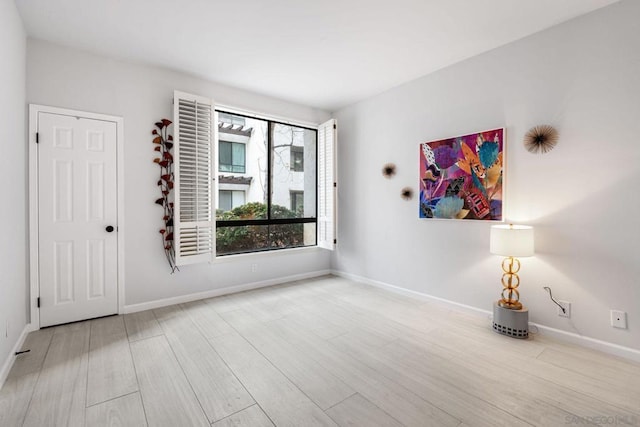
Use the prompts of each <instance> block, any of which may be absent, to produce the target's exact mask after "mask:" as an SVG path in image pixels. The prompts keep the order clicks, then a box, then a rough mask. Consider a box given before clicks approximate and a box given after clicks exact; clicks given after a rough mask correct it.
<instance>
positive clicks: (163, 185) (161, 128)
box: [151, 119, 180, 273]
mask: <svg viewBox="0 0 640 427" xmlns="http://www.w3.org/2000/svg"><path fill="white" fill-rule="evenodd" d="M171 123H172V122H171V120H168V119H162V120H161V121H159V122H157V123H156V129H153V130H152V131H151V134H152V135H153V144H154V146H155V147H154V151H155V152H156V153H157V155H158V156H159V157H156V158H155V159H153V161H154V163H157V164H158V166H160V179H159V180H158V187H160V192H161V193H162V197H160V198H159V199H157V200H156V204H158V205H160V206H162V209H163V216H162V221H163V222H164V228H161V229H160V234H161V235H162V246H163V248H164V254H165V256H166V257H167V262H168V263H169V267H171V273H174V272H176V271H180V269H179V268H178V266H177V265H176V256H175V249H174V243H173V242H174V241H173V201H172V192H173V185H174V181H173V179H174V176H173V155H172V154H171V149H172V148H173V136H171V135H169V126H170V125H171Z"/></svg>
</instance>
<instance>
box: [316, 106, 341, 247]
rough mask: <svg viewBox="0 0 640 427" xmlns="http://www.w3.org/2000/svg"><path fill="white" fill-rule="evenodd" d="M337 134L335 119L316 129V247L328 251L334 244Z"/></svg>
mask: <svg viewBox="0 0 640 427" xmlns="http://www.w3.org/2000/svg"><path fill="white" fill-rule="evenodd" d="M337 134H338V130H337V124H336V121H335V119H331V120H329V121H328V122H326V123H323V124H321V125H320V126H319V127H318V246H320V247H321V248H325V249H329V250H333V249H334V247H335V244H336V211H337V206H336V205H337V197H336V196H337V176H336V175H337V173H336V170H337V169H336V142H337Z"/></svg>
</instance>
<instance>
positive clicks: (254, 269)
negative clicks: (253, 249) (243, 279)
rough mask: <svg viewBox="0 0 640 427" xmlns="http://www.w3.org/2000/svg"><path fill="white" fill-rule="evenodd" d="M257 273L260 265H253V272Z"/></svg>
mask: <svg viewBox="0 0 640 427" xmlns="http://www.w3.org/2000/svg"><path fill="white" fill-rule="evenodd" d="M256 271H258V264H251V272H252V273H255V272H256Z"/></svg>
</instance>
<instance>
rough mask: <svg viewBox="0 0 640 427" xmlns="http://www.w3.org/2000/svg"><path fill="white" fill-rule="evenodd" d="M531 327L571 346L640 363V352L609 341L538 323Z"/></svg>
mask: <svg viewBox="0 0 640 427" xmlns="http://www.w3.org/2000/svg"><path fill="white" fill-rule="evenodd" d="M529 325H533V326H535V327H536V328H538V332H539V333H540V334H542V335H546V336H548V337H552V338H555V339H557V340H559V341H565V342H568V343H571V344H576V345H579V346H581V347H586V348H590V349H592V350H598V351H602V352H604V353H608V354H612V355H614V356H620V357H624V358H625V359H630V360H633V361H635V362H640V350H636V349H634V348H630V347H625V346H622V345H618V344H614V343H610V342H607V341H602V340H598V339H595V338H590V337H585V336H584V335H578V334H576V333H574V332H567V331H563V330H561V329H556V328H552V327H550V326H545V325H540V324H538V323H529Z"/></svg>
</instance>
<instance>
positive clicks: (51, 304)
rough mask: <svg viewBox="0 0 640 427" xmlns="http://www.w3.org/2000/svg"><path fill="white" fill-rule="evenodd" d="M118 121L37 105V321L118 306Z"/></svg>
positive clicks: (99, 312) (52, 320) (69, 319)
mask: <svg viewBox="0 0 640 427" xmlns="http://www.w3.org/2000/svg"><path fill="white" fill-rule="evenodd" d="M116 183H117V182H116V123H114V122H109V121H102V120H94V119H87V118H83V117H75V116H67V115H61V114H52V113H44V112H39V113H38V260H39V266H38V268H39V279H40V280H39V281H40V284H39V285H40V326H41V327H44V326H51V325H57V324H61V323H67V322H74V321H77V320H83V319H90V318H93V317H99V316H106V315H110V314H115V313H117V312H118V283H117V250H118V249H117V239H118V237H117V224H116V221H117V197H116V196H117V186H116Z"/></svg>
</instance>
